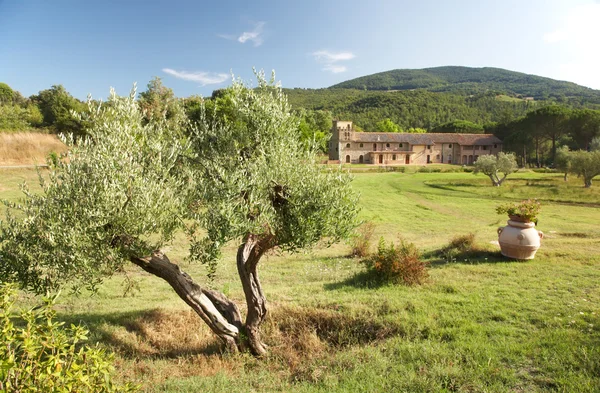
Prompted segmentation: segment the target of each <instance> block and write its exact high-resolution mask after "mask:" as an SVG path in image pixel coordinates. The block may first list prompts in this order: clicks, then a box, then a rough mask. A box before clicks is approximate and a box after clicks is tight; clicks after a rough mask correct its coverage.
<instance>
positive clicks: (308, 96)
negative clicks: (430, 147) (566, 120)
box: [285, 89, 539, 131]
mask: <svg viewBox="0 0 600 393" xmlns="http://www.w3.org/2000/svg"><path fill="white" fill-rule="evenodd" d="M285 92H286V94H287V95H288V99H289V102H290V104H292V107H294V108H304V109H309V110H326V111H329V112H331V114H332V116H333V117H334V118H338V119H344V120H350V121H353V122H354V123H355V125H357V126H358V127H359V128H361V129H364V130H365V131H376V130H377V129H378V127H377V123H378V122H380V121H382V120H383V119H387V118H389V119H390V120H391V121H393V122H394V123H395V124H397V125H398V126H400V128H402V129H404V130H406V129H409V128H424V129H427V130H431V129H433V128H435V127H437V126H440V125H442V124H446V123H449V122H452V121H455V120H466V121H470V122H472V123H476V124H480V125H485V124H488V123H490V122H506V121H511V120H513V119H517V118H519V117H521V116H523V115H525V114H526V113H527V112H528V111H529V110H531V109H533V108H535V107H536V106H537V105H539V104H538V103H536V102H532V101H524V100H512V101H511V100H505V99H499V98H498V97H497V96H496V94H495V93H485V94H477V95H473V96H467V95H460V94H452V93H436V92H431V91H427V90H414V91H394V92H382V91H362V90H354V89H285Z"/></svg>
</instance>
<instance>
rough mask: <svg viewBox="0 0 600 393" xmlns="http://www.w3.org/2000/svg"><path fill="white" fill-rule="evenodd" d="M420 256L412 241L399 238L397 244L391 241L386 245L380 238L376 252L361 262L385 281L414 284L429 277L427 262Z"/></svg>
mask: <svg viewBox="0 0 600 393" xmlns="http://www.w3.org/2000/svg"><path fill="white" fill-rule="evenodd" d="M420 258H421V255H420V252H419V249H418V248H417V246H415V244H414V243H410V242H407V241H405V240H403V239H400V244H398V246H395V245H394V243H393V242H391V243H390V245H389V246H387V245H386V243H385V240H383V238H381V239H379V245H378V246H377V252H376V253H375V254H374V255H372V256H371V257H369V258H367V259H365V260H364V261H363V262H364V263H365V265H367V267H368V268H369V269H373V270H375V271H376V272H377V273H378V274H379V276H380V277H381V279H383V280H385V281H388V282H391V283H395V284H406V285H416V284H422V283H423V282H424V281H425V280H426V279H427V277H429V274H428V273H427V264H426V263H425V262H422V261H421V260H420Z"/></svg>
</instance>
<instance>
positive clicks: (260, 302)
mask: <svg viewBox="0 0 600 393" xmlns="http://www.w3.org/2000/svg"><path fill="white" fill-rule="evenodd" d="M272 242H273V236H271V235H266V236H265V235H263V236H258V235H252V234H250V235H247V236H246V237H245V239H244V243H243V244H241V245H240V246H239V248H238V252H237V269H238V274H239V275H240V280H241V281H242V287H243V288H244V295H245V296H246V304H247V305H248V313H247V314H246V326H245V328H246V335H247V339H248V346H249V348H250V351H251V352H252V354H254V355H255V356H262V355H265V354H266V353H267V349H266V345H265V344H264V343H263V342H262V340H261V338H260V325H261V324H262V323H263V321H264V320H265V318H266V317H267V299H266V298H265V295H264V293H263V291H262V287H261V285H260V280H259V278H258V271H257V269H256V268H257V265H258V262H259V261H260V258H261V257H262V256H263V254H264V253H265V252H266V251H267V250H269V249H270V248H272V247H273V244H272Z"/></svg>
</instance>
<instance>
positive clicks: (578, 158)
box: [569, 150, 600, 188]
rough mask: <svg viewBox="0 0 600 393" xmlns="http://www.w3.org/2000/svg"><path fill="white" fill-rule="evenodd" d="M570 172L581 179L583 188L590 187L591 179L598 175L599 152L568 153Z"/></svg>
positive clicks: (599, 172)
mask: <svg viewBox="0 0 600 393" xmlns="http://www.w3.org/2000/svg"><path fill="white" fill-rule="evenodd" d="M569 156H570V163H571V166H570V171H571V172H572V173H574V174H576V175H577V176H579V177H582V178H583V184H584V187H585V188H589V187H591V186H592V179H593V178H594V177H596V176H598V175H600V150H595V151H584V150H579V151H574V152H571V153H569Z"/></svg>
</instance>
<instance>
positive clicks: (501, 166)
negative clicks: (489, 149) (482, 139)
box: [473, 152, 518, 187]
mask: <svg viewBox="0 0 600 393" xmlns="http://www.w3.org/2000/svg"><path fill="white" fill-rule="evenodd" d="M517 169H518V167H517V160H516V159H515V155H514V154H513V153H508V154H506V153H502V152H500V153H498V157H496V156H495V155H492V154H488V155H484V156H480V157H479V158H478V159H477V161H475V170H474V171H473V173H479V172H481V173H483V174H484V175H487V176H488V177H489V178H490V180H491V181H492V184H493V185H494V186H496V187H500V186H501V185H502V183H503V182H504V180H505V179H506V177H507V176H508V175H510V174H511V173H514V172H516V171H517ZM500 174H502V177H500Z"/></svg>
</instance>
